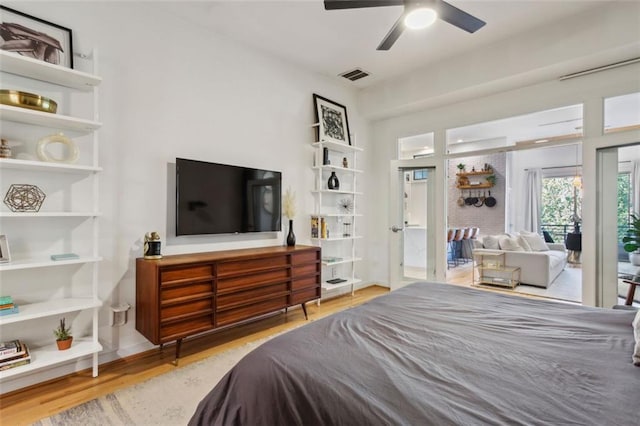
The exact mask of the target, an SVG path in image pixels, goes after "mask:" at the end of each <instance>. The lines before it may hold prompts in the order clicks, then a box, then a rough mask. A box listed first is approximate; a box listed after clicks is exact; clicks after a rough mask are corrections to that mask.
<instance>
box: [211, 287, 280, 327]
mask: <svg viewBox="0 0 640 426" xmlns="http://www.w3.org/2000/svg"><path fill="white" fill-rule="evenodd" d="M286 307H287V296H286V295H283V296H278V297H275V298H273V299H269V300H265V301H263V302H259V303H254V304H251V305H247V306H242V307H240V308H234V309H229V310H226V311H222V312H217V313H216V325H217V326H218V327H219V326H223V325H228V324H233V323H234V322H238V321H242V320H246V319H249V318H253V317H256V316H258V315H263V314H268V313H269V312H273V311H277V310H278V309H284V308H286Z"/></svg>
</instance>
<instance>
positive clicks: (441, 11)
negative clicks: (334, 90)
mask: <svg viewBox="0 0 640 426" xmlns="http://www.w3.org/2000/svg"><path fill="white" fill-rule="evenodd" d="M400 5H403V6H404V11H403V12H402V15H400V17H399V18H398V20H397V21H396V22H395V24H393V27H391V30H390V31H389V32H388V33H387V35H386V36H385V37H384V39H383V40H382V42H381V43H380V44H379V45H378V47H377V50H389V49H390V48H391V46H393V43H395V42H396V40H398V38H399V37H400V35H401V34H402V31H404V29H405V26H406V27H409V28H424V27H426V26H429V25H431V24H432V23H433V22H434V21H435V20H436V19H437V18H440V19H442V20H443V21H445V22H448V23H450V24H451V25H455V26H456V27H458V28H460V29H462V30H465V31H467V32H469V33H474V32H476V31H478V30H479V29H480V28H482V27H483V26H484V25H485V24H486V22H484V21H483V20H481V19H478V18H476V17H475V16H473V15H470V14H468V13H467V12H465V11H463V10H460V9H458V8H457V7H455V6H452V5H450V4H449V3H447V2H445V1H443V0H324V8H325V9H326V10H336V9H356V8H362V7H378V6H400ZM420 19H421V21H420V23H416V21H418V20H420Z"/></svg>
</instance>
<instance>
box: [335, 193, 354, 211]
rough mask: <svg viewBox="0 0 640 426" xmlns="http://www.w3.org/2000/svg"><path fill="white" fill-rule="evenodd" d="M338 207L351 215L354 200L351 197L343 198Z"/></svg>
mask: <svg viewBox="0 0 640 426" xmlns="http://www.w3.org/2000/svg"><path fill="white" fill-rule="evenodd" d="M338 206H339V207H340V209H341V210H342V211H343V212H345V213H347V214H349V213H351V212H352V211H353V200H352V199H351V198H349V197H347V198H343V199H341V200H340V201H339V202H338Z"/></svg>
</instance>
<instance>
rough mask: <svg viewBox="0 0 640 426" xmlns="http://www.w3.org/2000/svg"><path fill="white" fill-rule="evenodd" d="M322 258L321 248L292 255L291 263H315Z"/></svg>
mask: <svg viewBox="0 0 640 426" xmlns="http://www.w3.org/2000/svg"><path fill="white" fill-rule="evenodd" d="M319 260H320V250H307V251H303V252H299V253H294V254H292V255H291V263H292V264H293V265H300V264H302V263H313V262H317V261H319Z"/></svg>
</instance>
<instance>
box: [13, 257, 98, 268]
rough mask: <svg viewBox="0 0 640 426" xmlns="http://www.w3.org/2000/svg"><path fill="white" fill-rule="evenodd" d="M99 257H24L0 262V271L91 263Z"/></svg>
mask: <svg viewBox="0 0 640 426" xmlns="http://www.w3.org/2000/svg"><path fill="white" fill-rule="evenodd" d="M101 260H102V258H101V257H80V258H78V259H71V260H58V261H54V260H49V259H25V260H12V261H11V262H8V263H2V264H0V271H12V270H18V269H34V268H46V267H50V266H64V265H74V264H80V263H92V262H100V261H101Z"/></svg>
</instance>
